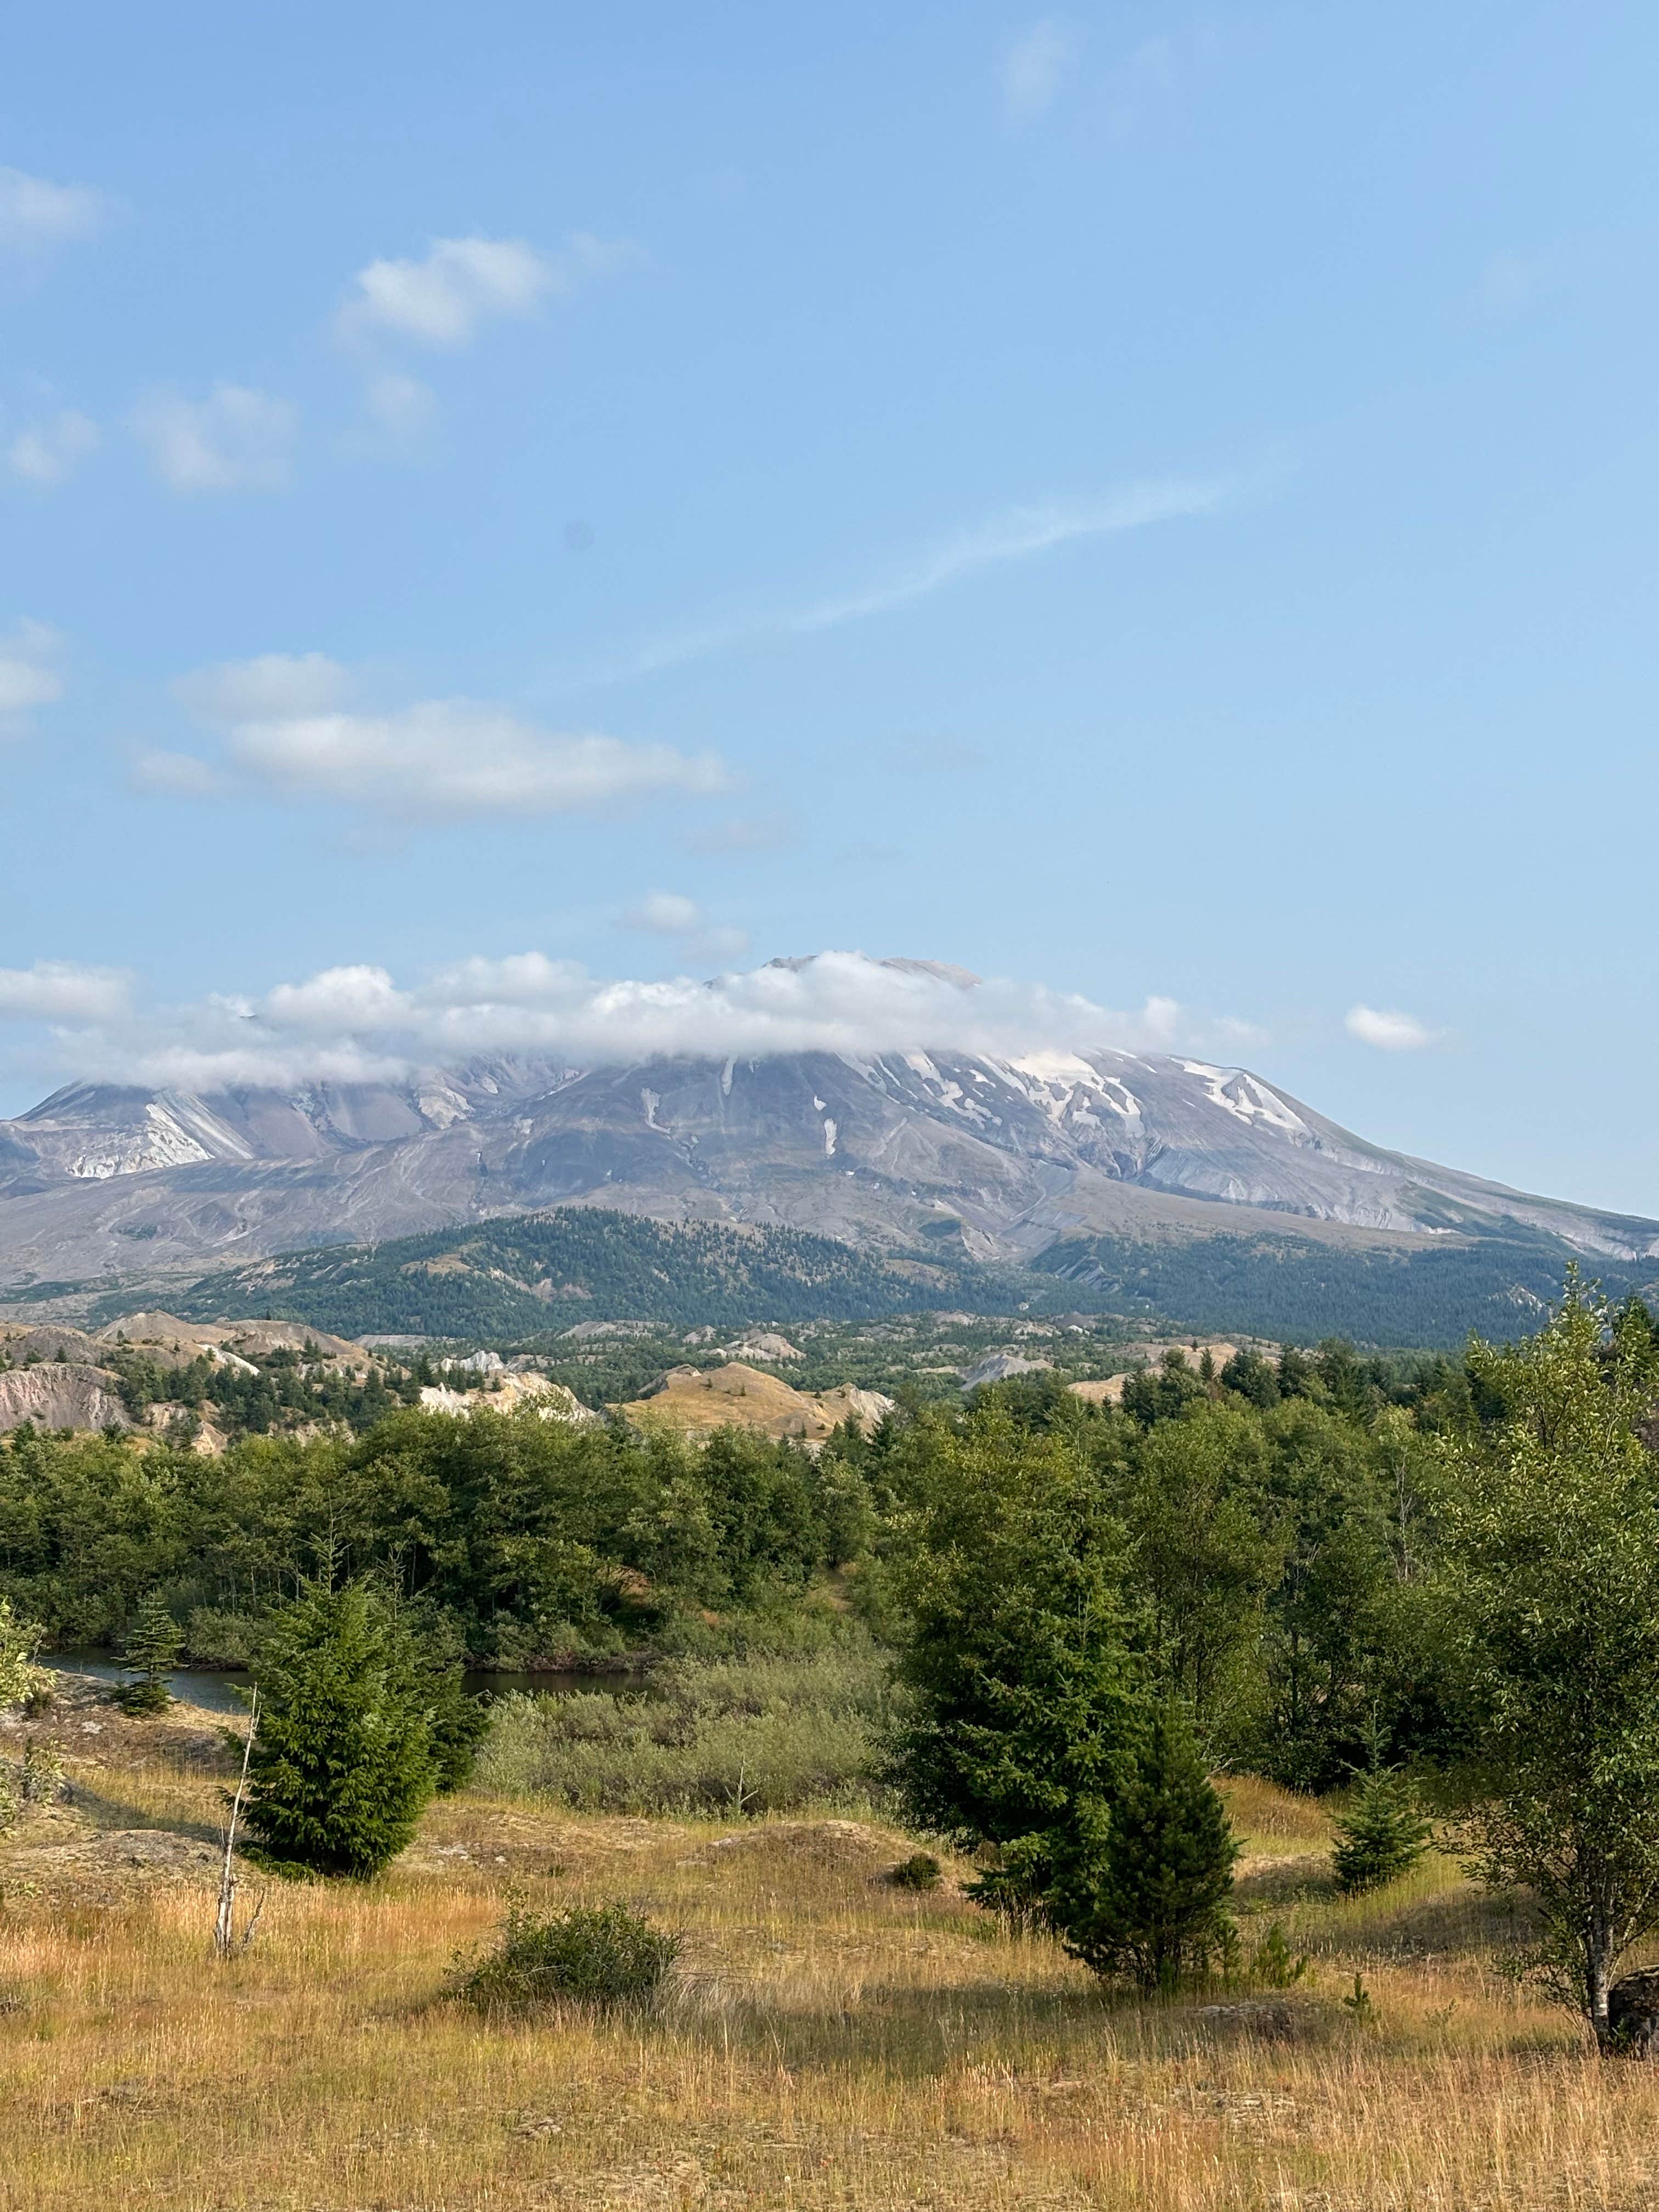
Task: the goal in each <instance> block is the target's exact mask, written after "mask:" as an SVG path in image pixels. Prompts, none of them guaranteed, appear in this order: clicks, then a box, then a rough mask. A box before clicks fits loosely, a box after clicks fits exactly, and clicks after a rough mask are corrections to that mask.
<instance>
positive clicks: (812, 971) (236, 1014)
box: [0, 952, 1206, 1090]
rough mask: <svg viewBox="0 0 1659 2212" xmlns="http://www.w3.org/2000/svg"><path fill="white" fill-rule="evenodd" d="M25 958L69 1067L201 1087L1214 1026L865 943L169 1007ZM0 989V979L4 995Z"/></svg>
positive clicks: (355, 982)
mask: <svg viewBox="0 0 1659 2212" xmlns="http://www.w3.org/2000/svg"><path fill="white" fill-rule="evenodd" d="M32 973H33V974H36V975H46V976H47V977H48V979H49V981H48V983H47V984H46V985H35V984H32V983H31V984H29V985H28V986H27V987H21V986H20V987H18V991H17V1005H16V1006H15V1011H18V1012H24V1013H41V1012H47V1011H48V1010H49V1011H50V1015H51V1018H63V1019H65V1020H68V1021H69V1022H70V1023H71V1024H76V1027H75V1029H74V1033H73V1034H72V1035H70V1036H66V1037H64V1038H62V1039H60V1042H59V1050H60V1052H61V1053H62V1054H63V1055H64V1057H65V1058H66V1059H68V1060H70V1062H71V1063H72V1065H73V1067H74V1070H75V1072H76V1073H78V1074H82V1075H98V1076H100V1077H104V1078H106V1079H120V1080H124V1081H132V1082H142V1083H151V1084H176V1085H180V1086H182V1087H184V1088H186V1089H197V1090H204V1089H212V1088H214V1087H216V1085H224V1084H230V1083H247V1084H258V1083H270V1084H292V1083H297V1082H301V1081H305V1080H318V1079H331V1080H336V1081H353V1080H357V1081H364V1080H374V1079H383V1078H391V1077H395V1076H398V1075H404V1074H407V1073H411V1072H412V1071H414V1070H415V1069H416V1068H419V1067H422V1066H432V1065H434V1064H443V1063H447V1062H453V1061H457V1060H465V1059H466V1058H468V1057H469V1056H471V1055H472V1054H477V1053H484V1052H501V1051H507V1052H524V1053H540V1054H547V1055H549V1056H550V1057H552V1058H556V1059H558V1060H562V1061H563V1062H564V1063H565V1064H566V1065H567V1066H595V1065H606V1064H614V1063H617V1062H626V1061H629V1060H637V1059H642V1058H647V1057H650V1056H652V1055H654V1054H691V1055H696V1056H699V1057H709V1058H725V1057H728V1056H730V1057H736V1058H739V1059H750V1058H761V1057H763V1056H765V1055H767V1054H776V1053H790V1052H834V1053H846V1054H853V1055H855V1056H860V1057H866V1056H869V1055H872V1054H883V1053H897V1052H912V1051H927V1050H961V1051H969V1052H978V1053H990V1054H998V1055H1000V1056H1006V1057H1010V1058H1018V1057H1030V1056H1033V1055H1038V1054H1044V1053H1053V1052H1061V1053H1065V1052H1075V1051H1079V1050H1087V1049H1090V1048H1097V1047H1103V1046H1118V1047H1121V1048H1126V1049H1128V1050H1134V1051H1141V1050H1152V1051H1164V1050H1169V1049H1170V1048H1177V1047H1181V1046H1183V1045H1193V1046H1201V1045H1202V1043H1203V1042H1204V1040H1205V1036H1206V1030H1205V1029H1204V1027H1203V1026H1202V1025H1201V1024H1195V1023H1194V1021H1192V1019H1191V1018H1189V1017H1188V1016H1187V1015H1186V1014H1185V1013H1184V1012H1182V1009H1180V1008H1179V1007H1178V1006H1176V1005H1175V1004H1174V1002H1173V1001H1172V1000H1167V999H1152V1000H1148V1001H1147V1002H1146V1006H1143V1007H1142V1008H1141V1009H1140V1011H1139V1012H1138V1013H1121V1012H1111V1011H1110V1010H1109V1009H1108V1008H1106V1007H1103V1006H1097V1005H1096V1004H1094V1003H1093V1002H1091V1000H1086V999H1084V998H1081V997H1079V996H1077V995H1075V994H1069V993H1063V992H1056V991H1051V990H1048V989H1047V988H1046V987H1044V986H1042V985H1041V984H1036V983H1025V982H1018V981H1006V980H1004V981H983V982H982V981H976V980H975V979H973V978H971V977H969V976H967V975H965V973H964V971H963V970H961V969H947V968H945V967H942V966H939V965H935V964H933V963H927V962H908V961H907V962H897V963H887V962H884V961H878V960H872V959H870V958H867V957H866V956H865V955H864V954H863V953H860V952H827V953H822V954H820V955H818V956H817V957H816V958H814V959H809V960H802V961H788V962H774V963H768V964H767V965H765V966H764V967H760V968H755V969H746V970H736V971H728V972H726V973H724V974H721V975H716V976H715V977H714V979H713V981H708V980H705V979H702V978H698V977H695V976H690V975H679V976H676V977H673V978H671V979H670V980H668V981H661V982H641V981H628V980H620V981H607V980H605V979H603V978H600V977H597V976H593V975H589V974H588V973H587V972H586V969H582V968H580V967H579V966H578V965H577V964H576V963H574V962H571V961H565V960H556V959H552V958H550V957H548V956H547V955H546V954H544V953H540V952H524V953H518V954H514V955H512V956H510V957H507V958H504V959H491V958H486V957H474V958H471V959H468V960H464V961H460V962H457V963H454V964H453V965H452V966H450V967H447V968H444V969H439V970H438V971H437V972H436V973H435V974H434V975H431V976H429V977H428V978H427V980H426V981H424V982H420V983H416V984H414V985H402V984H399V983H398V981H396V980H395V979H394V978H393V977H392V975H390V974H388V973H387V971H386V969H382V968H378V967H371V966H366V965H364V966H343V967H339V968H332V969H325V970H324V971H322V973H320V974H319V975H313V976H310V977H308V978H307V979H305V980H304V981H300V982H298V983H293V984H280V985H278V986H277V987H276V989H274V990H272V991H270V992H268V993H267V994H265V995H264V997H263V998H249V997H240V996H216V997H213V998H210V999H208V1000H205V1001H204V1002H202V1003H200V1004H197V1005H195V1006H174V1007H162V1008H133V1007H131V1006H129V1004H128V1001H127V999H126V996H125V983H124V981H123V980H122V979H120V978H118V977H113V976H111V975H108V973H107V971H100V970H82V969H71V968H70V967H69V966H67V964H64V963H60V964H59V965H58V966H57V967H56V968H52V967H50V966H48V967H46V968H43V969H40V970H36V971H32ZM54 977H55V978H56V979H58V980H57V981H56V983H55V985H54V984H52V981H51V980H50V979H52V978H54ZM76 979H80V981H76ZM88 979H89V980H88ZM54 989H55V991H56V994H57V995H56V996H55V997H54V996H53V991H54ZM77 989H80V990H82V993H83V996H82V1000H81V1001H80V1002H79V1006H78V1009H77V1006H76V1001H75V998H74V994H75V992H76V990H77ZM6 1003H7V1002H6V1000H5V999H4V997H3V985H0V1006H4V1005H6Z"/></svg>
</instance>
